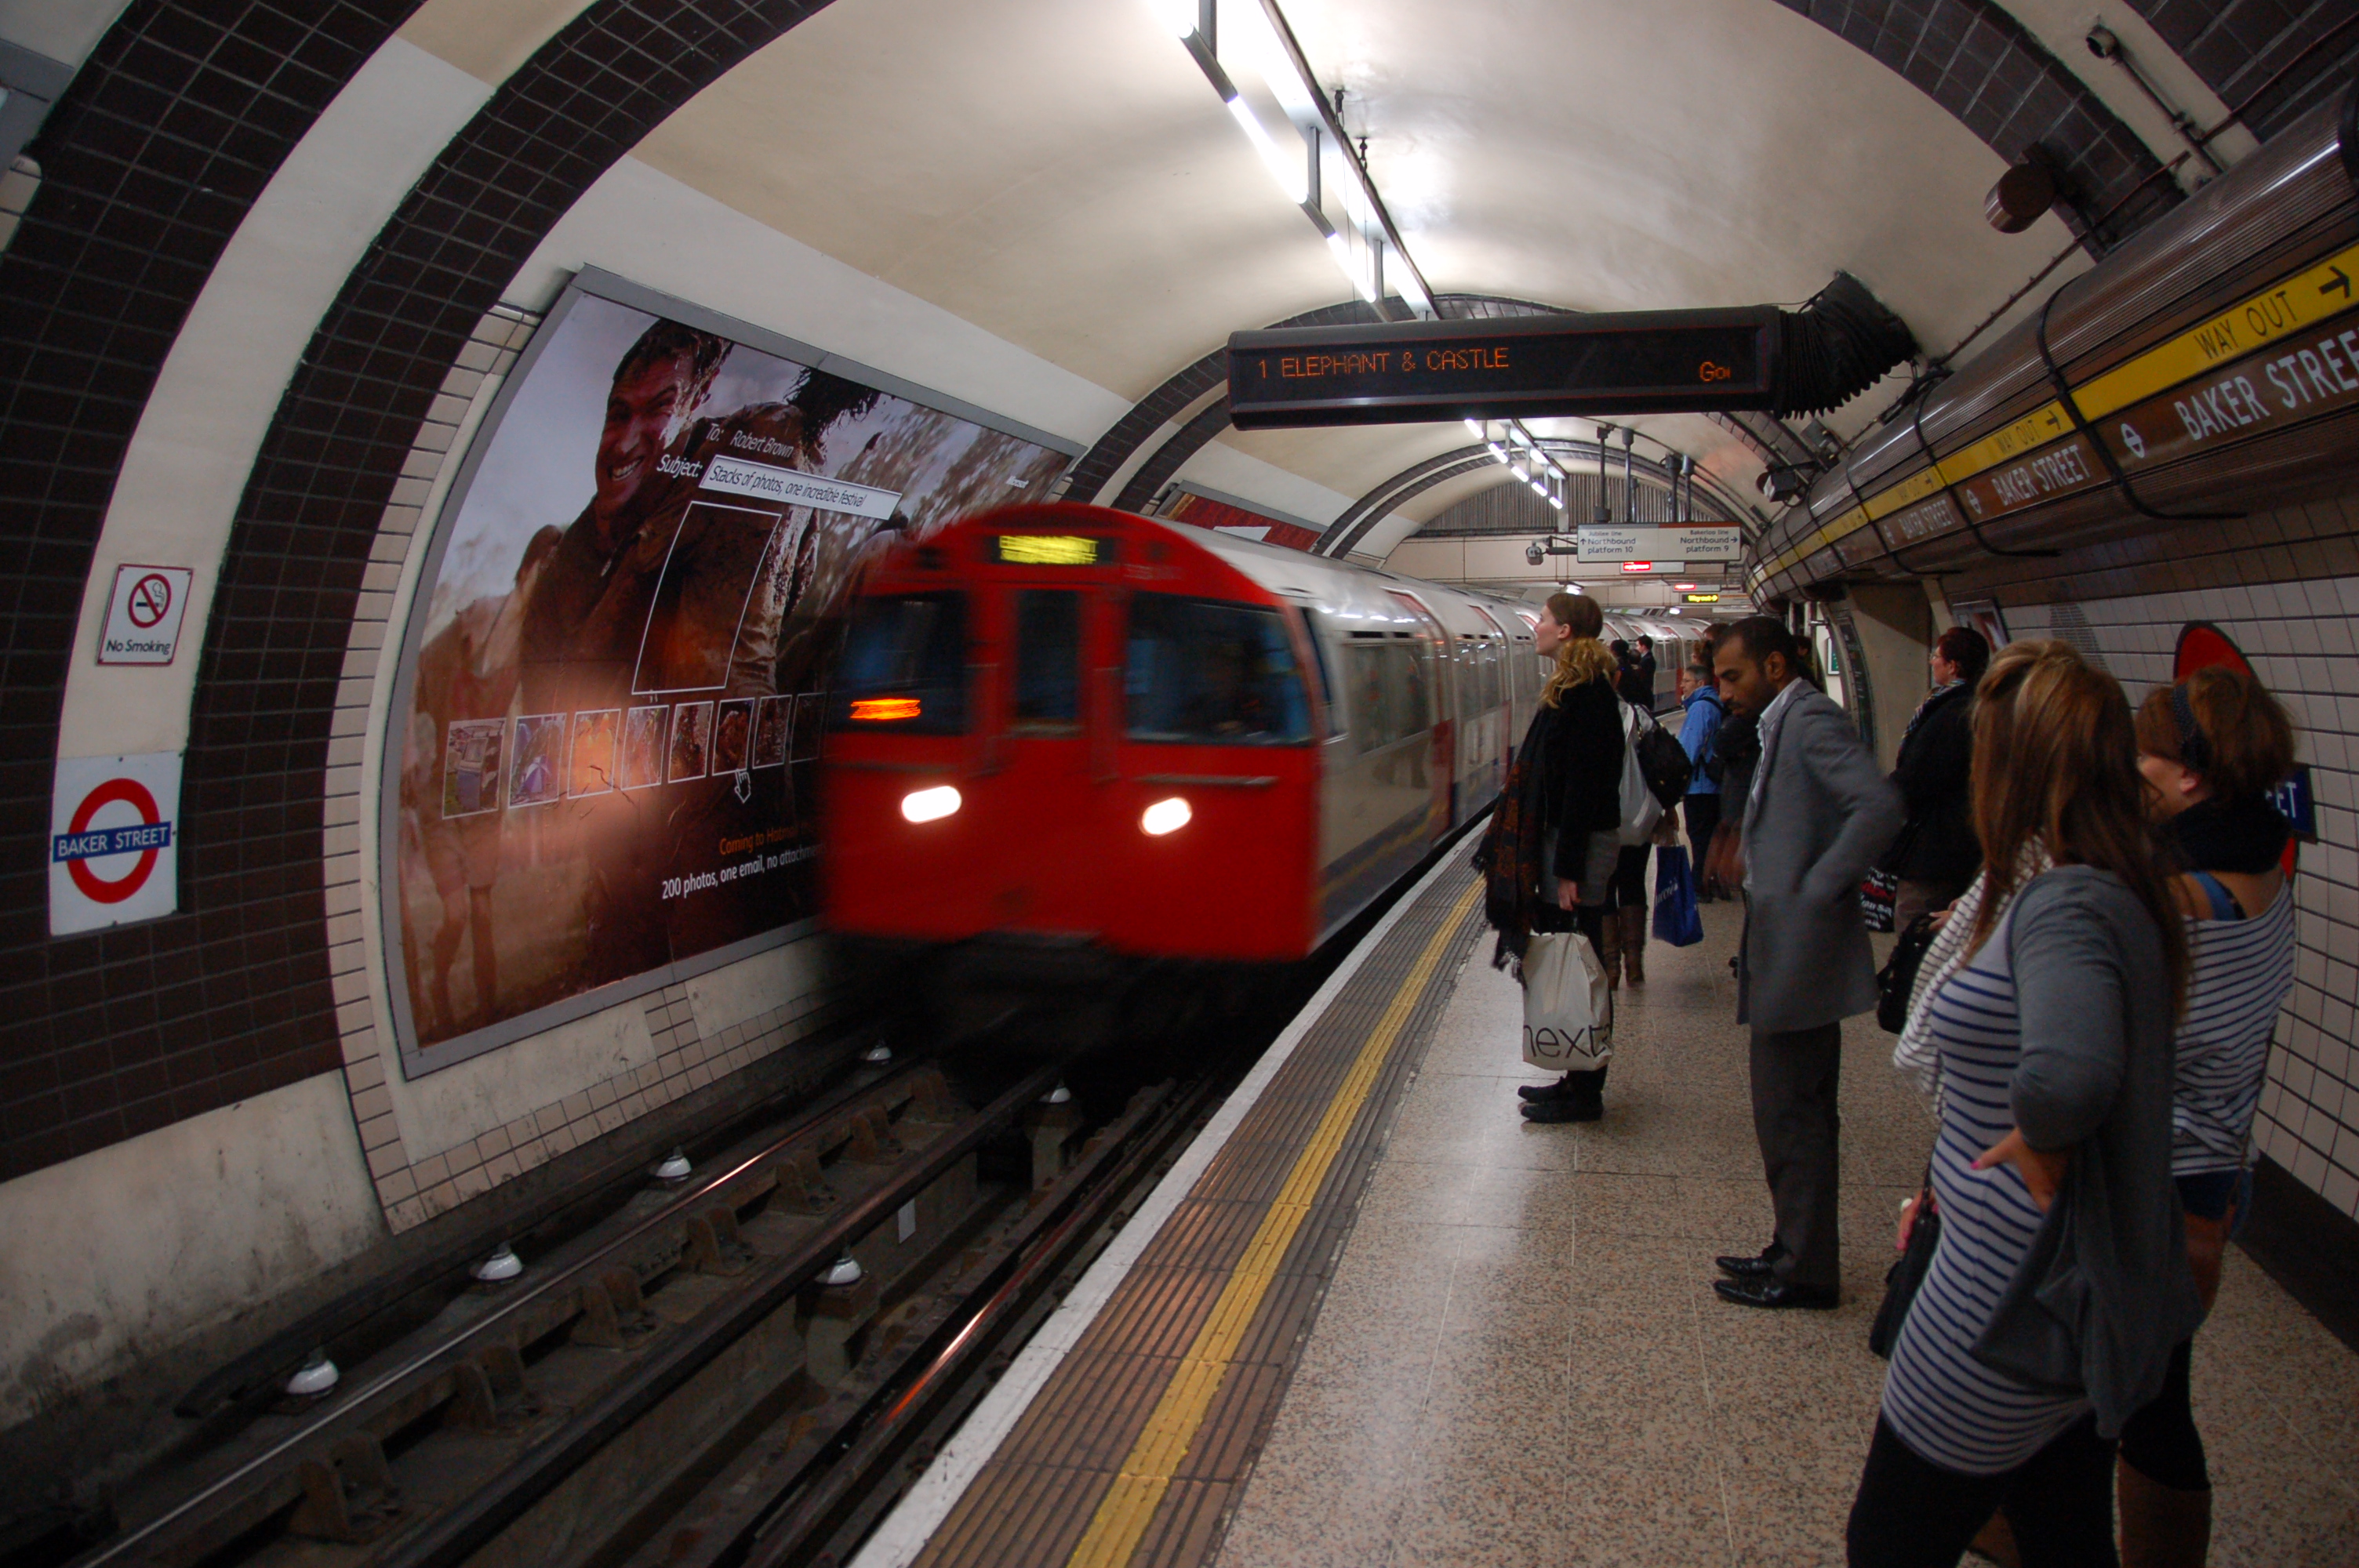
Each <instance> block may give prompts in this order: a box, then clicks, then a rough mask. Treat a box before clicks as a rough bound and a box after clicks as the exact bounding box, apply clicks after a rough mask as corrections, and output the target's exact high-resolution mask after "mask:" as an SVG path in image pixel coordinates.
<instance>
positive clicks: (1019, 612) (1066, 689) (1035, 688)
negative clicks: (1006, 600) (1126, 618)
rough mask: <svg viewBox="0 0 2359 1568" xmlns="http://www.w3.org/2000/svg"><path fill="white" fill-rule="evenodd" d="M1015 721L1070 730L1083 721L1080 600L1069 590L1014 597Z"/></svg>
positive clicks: (1028, 592) (1031, 590)
mask: <svg viewBox="0 0 2359 1568" xmlns="http://www.w3.org/2000/svg"><path fill="white" fill-rule="evenodd" d="M1015 699H1016V706H1015V721H1016V723H1018V724H1021V725H1024V726H1026V727H1027V728H1031V727H1038V728H1044V729H1060V730H1062V729H1071V728H1073V727H1075V726H1077V725H1079V724H1080V723H1081V719H1082V596H1081V595H1080V594H1078V593H1076V592H1074V591H1072V590H1071V589H1057V588H1037V589H1035V588H1027V589H1017V590H1016V692H1015Z"/></svg>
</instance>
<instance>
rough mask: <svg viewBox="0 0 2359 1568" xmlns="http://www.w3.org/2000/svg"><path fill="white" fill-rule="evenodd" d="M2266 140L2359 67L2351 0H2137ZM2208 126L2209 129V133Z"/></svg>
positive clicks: (2341, 86)
mask: <svg viewBox="0 0 2359 1568" xmlns="http://www.w3.org/2000/svg"><path fill="white" fill-rule="evenodd" d="M2130 5H2131V7H2132V9H2134V10H2136V12H2137V13H2138V14H2139V15H2140V16H2144V17H2145V18H2146V19H2147V21H2148V22H2149V23H2151V24H2152V25H2153V27H2154V30H2155V31H2156V32H2158V33H2159V34H2161V35H2162V38H2163V41H2164V42H2166V43H2168V44H2169V46H2170V47H2171V48H2172V49H2175V50H2176V51H2178V53H2179V56H2180V58H2181V59H2184V60H2186V61H2187V63H2188V64H2189V65H2190V66H2192V67H2194V68H2195V73H2196V74H2197V75H2198V76H2201V78H2202V79H2203V81H2204V84H2205V85H2206V86H2208V87H2210V88H2211V89H2212V92H2216V93H2218V94H2219V95H2220V101H2221V102H2222V103H2225V104H2227V105H2228V106H2229V107H2231V108H2236V107H2238V106H2240V105H2241V106H2243V107H2244V114H2243V115H2242V116H2241V117H2242V118H2243V120H2244V122H2245V124H2246V125H2248V126H2249V127H2251V129H2252V131H2253V134H2254V135H2257V136H2259V137H2261V138H2262V139H2263V140H2264V141H2266V140H2267V139H2268V137H2269V136H2271V135H2274V134H2275V133H2276V132H2277V131H2278V130H2279V129H2281V128H2283V127H2284V126H2285V125H2287V124H2290V123H2291V122H2293V121H2294V120H2296V119H2298V118H2299V116H2300V115H2301V114H2304V113H2305V112H2307V111H2308V110H2310V108H2311V107H2312V106H2314V105H2316V104H2317V103H2321V102H2322V101H2323V100H2325V99H2326V98H2327V97H2329V96H2330V95H2332V94H2334V93H2338V92H2343V91H2345V90H2346V89H2347V88H2348V86H2349V85H2350V81H2351V68H2352V65H2353V63H2354V61H2359V25H2354V24H2359V12H2354V10H2353V8H2352V5H2351V0H2130ZM2207 128H2208V127H2207Z"/></svg>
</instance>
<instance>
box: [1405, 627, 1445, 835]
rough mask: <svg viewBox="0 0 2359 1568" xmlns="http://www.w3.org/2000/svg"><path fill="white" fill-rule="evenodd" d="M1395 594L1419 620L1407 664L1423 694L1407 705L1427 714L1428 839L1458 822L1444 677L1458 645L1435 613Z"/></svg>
mask: <svg viewBox="0 0 2359 1568" xmlns="http://www.w3.org/2000/svg"><path fill="white" fill-rule="evenodd" d="M1393 598H1394V599H1395V600H1398V601H1399V603H1400V605H1401V607H1402V608H1403V609H1405V610H1407V611H1409V613H1411V614H1412V615H1414V616H1416V617H1417V622H1418V627H1419V631H1418V635H1417V638H1416V640H1415V642H1414V643H1412V644H1411V645H1412V646H1413V647H1414V648H1415V649H1416V651H1417V658H1416V660H1415V662H1414V663H1413V664H1412V665H1410V675H1409V679H1410V680H1411V682H1412V683H1417V682H1420V681H1421V683H1422V685H1423V687H1424V692H1423V698H1422V700H1421V701H1420V700H1419V697H1417V696H1412V697H1411V698H1410V702H1409V705H1408V708H1409V712H1410V714H1411V715H1416V714H1419V713H1420V712H1422V714H1423V715H1424V717H1425V721H1426V730H1427V735H1428V740H1427V741H1426V744H1425V748H1424V750H1425V758H1424V772H1425V775H1426V777H1427V779H1428V780H1429V781H1430V785H1431V790H1432V804H1431V808H1430V812H1429V815H1428V817H1427V824H1426V830H1427V833H1428V835H1429V837H1431V838H1440V836H1441V835H1442V834H1444V833H1446V832H1448V831H1449V830H1450V829H1451V827H1455V826H1457V823H1458V810H1457V807H1458V744H1457V740H1458V726H1457V715H1456V714H1455V713H1453V712H1452V711H1451V706H1452V699H1453V697H1455V693H1454V692H1453V691H1452V689H1451V685H1452V683H1451V681H1450V680H1449V678H1448V676H1449V671H1450V666H1451V658H1452V655H1453V654H1454V652H1455V647H1456V645H1455V644H1454V643H1451V640H1450V633H1448V632H1446V631H1444V630H1443V629H1442V625H1441V622H1440V620H1439V619H1438V618H1437V617H1436V616H1435V615H1434V613H1433V611H1430V610H1428V609H1427V608H1426V607H1425V606H1424V605H1423V604H1422V603H1420V602H1419V600H1417V599H1416V598H1415V597H1414V596H1413V595H1410V594H1406V593H1402V592H1400V591H1398V590H1397V589H1396V590H1395V591H1394V593H1393Z"/></svg>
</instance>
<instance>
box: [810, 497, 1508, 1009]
mask: <svg viewBox="0 0 2359 1568" xmlns="http://www.w3.org/2000/svg"><path fill="white" fill-rule="evenodd" d="M1534 615H1535V611H1532V610H1530V609H1529V608H1528V607H1519V606H1517V605H1516V604H1514V603H1513V602H1512V601H1509V600H1502V599H1496V598H1493V597H1490V596H1486V595H1482V594H1476V593H1470V592H1466V591H1463V590H1461V589H1451V588H1444V587H1441V586H1439V585H1436V584H1433V583H1427V582H1419V581H1416V580H1413V579H1407V578H1401V577H1397V576H1394V575H1392V574H1389V573H1385V572H1380V571H1372V570H1369V569H1366V568H1360V567H1355V566H1351V565H1348V564H1345V563H1343V562H1339V561H1333V560H1329V559H1325V558H1322V557H1315V556H1310V555H1306V554H1303V553H1301V552H1299V551H1293V550H1285V549H1279V548H1275V547H1272V546H1265V545H1261V544H1258V543H1256V542H1253V541H1250V540H1246V539H1243V538H1240V537H1237V536H1234V535H1224V534H1219V533H1213V532H1209V531H1206V530H1202V529H1199V528H1193V527H1190V526H1188V525H1186V524H1178V523H1171V522H1168V521H1163V520H1159V519H1154V518H1147V517H1140V516H1136V515H1133V514H1126V513H1120V512H1113V511H1106V510H1103V509H1099V508H1094V507H1082V506H1074V505H1063V504H1049V505H1036V506H1029V507H1022V508H1017V509H1013V510H1008V511H1003V512H998V513H994V514H987V515H984V516H978V517H973V518H970V519H967V520H964V521H962V522H961V523H958V524H952V525H951V526H950V527H948V528H945V529H943V530H941V531H940V532H939V533H937V534H935V535H932V536H930V537H929V538H928V539H926V540H925V541H923V542H922V543H912V544H903V545H900V546H896V547H895V548H894V549H893V550H892V551H891V552H889V553H888V554H887V555H886V557H883V558H882V559H880V560H879V561H878V562H877V563H876V564H875V567H874V568H873V569H872V570H871V571H870V573H869V574H868V576H867V579H866V580H865V581H864V585H863V587H862V589H861V592H860V594H859V596H858V597H857V599H856V600H854V602H853V609H852V614H851V621H850V625H849V628H848V632H847V635H846V641H845V646H844V652H843V659H842V662H841V664H840V665H839V666H838V671H837V676H836V679H835V682H834V688H833V692H832V696H831V698H830V708H829V723H830V732H829V734H828V737H827V741H826V744H825V748H824V752H823V764H822V766H823V774H824V789H823V792H822V794H823V805H822V811H823V827H824V833H825V838H826V847H827V853H826V855H825V857H824V860H823V864H824V876H825V885H826V900H827V913H828V918H829V922H830V925H832V928H833V930H834V931H835V932H836V933H837V935H838V936H839V937H840V938H841V939H843V941H844V942H845V944H846V945H847V946H848V948H849V949H850V950H851V951H852V953H853V957H855V958H856V959H857V958H866V959H870V960H882V961H883V968H882V971H881V972H883V973H886V974H890V975H897V976H899V977H902V978H903V979H905V980H907V979H914V978H917V977H919V976H922V977H924V978H925V979H928V980H929V981H932V982H934V983H938V984H940V985H941V986H943V987H947V988H951V989H958V990H961V991H962V992H968V993H973V992H976V991H991V992H994V993H1014V994H1017V995H1022V994H1027V993H1031V992H1036V991H1038V990H1042V989H1059V988H1062V989H1066V990H1069V991H1071V992H1073V993H1075V994H1082V995H1091V996H1098V997H1103V996H1106V995H1110V994H1113V993H1114V992H1118V991H1119V990H1121V989H1122V987H1123V983H1124V982H1125V980H1126V979H1130V978H1132V977H1135V976H1137V975H1139V974H1142V973H1145V972H1147V970H1150V969H1152V970H1154V971H1155V972H1157V973H1158V974H1160V975H1162V976H1163V977H1165V978H1167V979H1168V978H1169V977H1170V976H1171V975H1172V974H1173V973H1174V972H1182V973H1184V972H1185V971H1186V968H1187V967H1188V966H1191V965H1193V966H1207V967H1212V968H1222V967H1226V968H1231V969H1234V968H1238V967H1246V968H1254V967H1266V966H1271V965H1279V964H1284V963H1288V962H1290V961H1292V960H1296V959H1299V958H1302V957H1307V956H1308V955H1309V954H1310V953H1311V952H1312V951H1314V950H1315V949H1316V948H1317V947H1318V946H1320V944H1321V942H1323V941H1324V940H1325V939H1326V938H1327V937H1329V936H1330V935H1333V934H1334V933H1335V932H1336V931H1337V930H1339V929H1341V928H1342V927H1343V925H1346V924H1348V923H1349V922H1350V921H1351V920H1352V918H1353V916H1355V915H1356V914H1360V913H1361V912H1362V911H1364V909H1366V908H1367V906H1368V905H1369V904H1370V903H1373V902H1374V901H1375V899H1377V898H1378V897H1379V896H1380V895H1381V894H1382V893H1383V892H1385V890H1386V888H1387V887H1389V886H1390V885H1391V884H1392V883H1393V882H1394V881H1397V880H1398V878H1399V877H1400V876H1401V875H1402V874H1403V873H1404V872H1406V871H1409V870H1410V869H1411V868H1413V867H1415V866H1416V865H1417V864H1418V863H1419V861H1421V860H1424V859H1425V857H1426V856H1427V854H1428V853H1429V852H1430V850H1431V849H1432V848H1433V846H1434V845H1435V844H1436V843H1438V842H1440V840H1441V839H1442V838H1446V837H1447V836H1448V835H1449V834H1450V833H1451V832H1452V831H1453V830H1454V829H1456V828H1457V827H1460V826H1461V825H1462V824H1463V823H1465V822H1466V821H1468V820H1469V819H1471V818H1472V817H1473V816H1476V815H1477V814H1479V813H1480V812H1482V811H1483V810H1484V809H1485V808H1486V807H1487V806H1489V805H1490V803H1491V802H1492V800H1493V799H1494V798H1495V796H1496V795H1497V794H1498V791H1499V788H1500V786H1501V784H1502V783H1503V782H1504V780H1505V777H1506V767H1507V763H1508V761H1509V757H1510V755H1511V749H1512V747H1513V745H1514V743H1515V741H1516V739H1517V737H1519V736H1520V735H1521V734H1522V732H1523V730H1524V729H1525V727H1526V726H1527V725H1528V724H1529V722H1530V719H1531V714H1532V711H1533V708H1534V705H1535V704H1536V702H1537V701H1538V692H1539V687H1540V669H1539V663H1538V658H1537V656H1536V654H1535V652H1534V638H1533V620H1534ZM919 955H928V956H929V957H930V961H929V962H927V963H925V964H923V965H914V966H913V965H912V963H911V962H910V960H911V959H912V958H913V957H918V956H919ZM861 968H864V969H866V970H867V972H869V973H871V974H872V975H873V974H875V973H877V972H879V969H878V968H877V966H876V965H875V963H870V964H865V965H862V966H861Z"/></svg>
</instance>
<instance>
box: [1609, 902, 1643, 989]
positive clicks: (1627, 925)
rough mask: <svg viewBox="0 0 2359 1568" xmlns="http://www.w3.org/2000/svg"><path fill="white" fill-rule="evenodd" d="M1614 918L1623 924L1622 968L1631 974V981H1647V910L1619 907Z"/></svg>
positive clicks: (1634, 983) (1635, 982)
mask: <svg viewBox="0 0 2359 1568" xmlns="http://www.w3.org/2000/svg"><path fill="white" fill-rule="evenodd" d="M1614 918H1615V919H1616V920H1618V921H1619V922H1620V923H1621V926H1622V968H1624V969H1625V971H1627V973H1628V974H1629V976H1630V983H1631V984H1632V985H1634V986H1643V985H1645V984H1646V983H1647V912H1646V911H1645V910H1643V909H1628V908H1625V909H1617V910H1615V911H1614Z"/></svg>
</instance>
